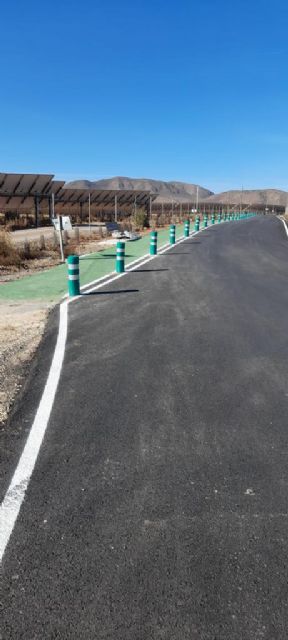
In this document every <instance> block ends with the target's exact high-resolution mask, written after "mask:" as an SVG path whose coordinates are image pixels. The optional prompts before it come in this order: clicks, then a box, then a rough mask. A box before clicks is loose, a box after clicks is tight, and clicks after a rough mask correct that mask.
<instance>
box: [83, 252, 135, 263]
mask: <svg viewBox="0 0 288 640" xmlns="http://www.w3.org/2000/svg"><path fill="white" fill-rule="evenodd" d="M105 258H107V259H109V260H111V258H114V259H115V258H116V253H105V256H85V257H84V258H81V262H82V260H83V261H84V260H105ZM125 258H134V256H131V255H130V254H128V253H126V254H125Z"/></svg>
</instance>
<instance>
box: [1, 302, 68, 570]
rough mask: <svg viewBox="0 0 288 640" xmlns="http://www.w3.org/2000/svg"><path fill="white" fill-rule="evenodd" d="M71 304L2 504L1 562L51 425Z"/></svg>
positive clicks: (61, 318) (62, 310)
mask: <svg viewBox="0 0 288 640" xmlns="http://www.w3.org/2000/svg"><path fill="white" fill-rule="evenodd" d="M67 316H68V305H67V302H63V303H62V304H61V305H60V316H59V329H58V337H57V342H56V346H55V350H54V355H53V359H52V363H51V367H50V371H49V374H48V378H47V381H46V385H45V388H44V391H43V394H42V397H41V400H40V404H39V406H38V410H37V413H36V416H35V418H34V422H33V424H32V427H31V429H30V433H29V435H28V438H27V441H26V444H25V446H24V449H23V452H22V455H21V457H20V460H19V462H18V465H17V467H16V470H15V472H14V475H13V478H12V480H11V482H10V485H9V487H8V489H7V492H6V494H5V497H4V499H3V502H2V504H1V506H0V562H1V560H2V557H3V555H4V552H5V549H6V546H7V544H8V542H9V538H10V535H11V533H12V531H13V529H14V525H15V522H16V520H17V516H18V514H19V511H20V508H21V505H22V502H23V500H24V496H25V493H26V489H27V487H28V484H29V480H30V478H31V475H32V472H33V469H34V467H35V463H36V460H37V457H38V453H39V450H40V447H41V444H42V440H43V438H44V434H45V431H46V428H47V425H48V421H49V418H50V414H51V410H52V407H53V403H54V398H55V394H56V391H57V387H58V382H59V378H60V373H61V369H62V364H63V360H64V354H65V345H66V338H67V325H68V323H67Z"/></svg>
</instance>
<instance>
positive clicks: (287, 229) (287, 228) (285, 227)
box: [280, 218, 288, 237]
mask: <svg viewBox="0 0 288 640" xmlns="http://www.w3.org/2000/svg"><path fill="white" fill-rule="evenodd" d="M280 220H282V222H283V224H284V229H285V231H286V235H287V237H288V227H287V223H286V220H284V218H280Z"/></svg>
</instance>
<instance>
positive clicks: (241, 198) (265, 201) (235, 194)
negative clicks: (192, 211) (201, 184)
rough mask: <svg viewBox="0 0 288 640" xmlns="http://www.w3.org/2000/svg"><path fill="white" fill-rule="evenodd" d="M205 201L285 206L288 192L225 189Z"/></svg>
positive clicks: (278, 190) (287, 201) (287, 202)
mask: <svg viewBox="0 0 288 640" xmlns="http://www.w3.org/2000/svg"><path fill="white" fill-rule="evenodd" d="M204 200H205V202H215V203H216V204H217V203H221V204H241V202H242V203H243V204H246V205H248V204H251V205H253V204H255V205H261V204H262V205H264V206H266V205H267V206H269V205H270V206H273V205H279V206H283V207H285V206H286V205H287V204H288V192H287V191H281V190H280V189H251V190H245V191H244V190H243V191H223V193H217V194H213V195H212V196H209V197H208V198H204Z"/></svg>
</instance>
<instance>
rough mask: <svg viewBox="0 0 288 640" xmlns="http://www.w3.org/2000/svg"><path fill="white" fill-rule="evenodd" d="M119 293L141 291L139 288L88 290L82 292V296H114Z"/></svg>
mask: <svg viewBox="0 0 288 640" xmlns="http://www.w3.org/2000/svg"><path fill="white" fill-rule="evenodd" d="M119 293H139V289H118V290H117V291H88V292H87V293H85V292H84V293H81V296H114V295H118V294H119Z"/></svg>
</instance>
